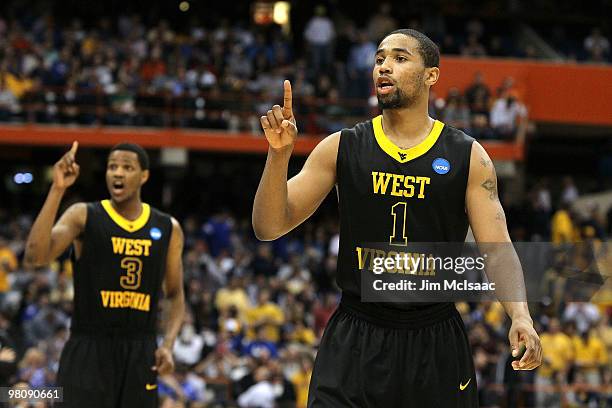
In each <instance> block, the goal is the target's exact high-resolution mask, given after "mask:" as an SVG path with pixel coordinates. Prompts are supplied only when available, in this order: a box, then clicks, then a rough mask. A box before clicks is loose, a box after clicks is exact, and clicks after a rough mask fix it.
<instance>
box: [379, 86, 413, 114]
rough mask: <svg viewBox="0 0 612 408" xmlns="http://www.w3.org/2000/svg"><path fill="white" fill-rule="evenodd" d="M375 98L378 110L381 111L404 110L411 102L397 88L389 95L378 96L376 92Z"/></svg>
mask: <svg viewBox="0 0 612 408" xmlns="http://www.w3.org/2000/svg"><path fill="white" fill-rule="evenodd" d="M376 98H377V99H378V108H379V109H381V110H383V109H399V108H405V107H407V106H409V105H410V104H411V102H412V101H411V100H410V98H408V97H407V96H406V95H405V94H404V93H403V92H402V91H401V90H400V89H397V88H396V90H395V92H393V93H392V94H390V95H380V94H379V93H378V92H377V93H376Z"/></svg>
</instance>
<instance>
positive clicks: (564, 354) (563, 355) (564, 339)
mask: <svg viewBox="0 0 612 408" xmlns="http://www.w3.org/2000/svg"><path fill="white" fill-rule="evenodd" d="M540 342H541V343H542V366H541V367H540V369H539V372H538V374H539V375H541V376H542V377H549V378H550V377H552V375H553V373H554V372H559V371H563V372H564V371H567V370H568V369H569V367H570V364H571V362H572V359H573V358H574V345H573V343H572V339H570V337H569V336H568V335H567V334H565V333H563V332H557V333H548V332H544V333H542V335H541V336H540Z"/></svg>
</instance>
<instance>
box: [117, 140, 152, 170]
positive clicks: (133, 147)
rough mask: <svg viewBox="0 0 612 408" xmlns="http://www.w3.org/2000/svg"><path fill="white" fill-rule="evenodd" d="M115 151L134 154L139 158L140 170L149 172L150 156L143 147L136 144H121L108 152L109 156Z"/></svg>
mask: <svg viewBox="0 0 612 408" xmlns="http://www.w3.org/2000/svg"><path fill="white" fill-rule="evenodd" d="M115 150H124V151H128V152H134V153H136V155H137V156H138V163H139V164H140V168H141V169H143V170H149V155H148V154H147V152H146V151H145V149H143V148H142V146H140V145H137V144H136V143H127V142H124V143H119V144H116V145H115V146H113V148H112V149H111V150H110V152H108V154H109V156H110V154H111V153H112V152H114V151H115Z"/></svg>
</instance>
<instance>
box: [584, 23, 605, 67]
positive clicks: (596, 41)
mask: <svg viewBox="0 0 612 408" xmlns="http://www.w3.org/2000/svg"><path fill="white" fill-rule="evenodd" d="M584 49H585V50H586V51H587V52H588V54H589V60H590V61H593V62H603V61H605V60H606V59H607V58H608V56H609V54H610V41H609V40H608V39H607V38H606V37H604V36H603V35H602V34H601V29H599V28H597V27H595V28H593V29H592V30H591V34H590V35H589V36H588V37H587V38H585V39H584Z"/></svg>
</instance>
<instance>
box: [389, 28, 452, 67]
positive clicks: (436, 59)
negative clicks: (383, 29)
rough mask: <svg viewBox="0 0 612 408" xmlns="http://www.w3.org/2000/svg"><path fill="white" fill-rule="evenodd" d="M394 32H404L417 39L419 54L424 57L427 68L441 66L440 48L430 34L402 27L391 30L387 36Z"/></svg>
mask: <svg viewBox="0 0 612 408" xmlns="http://www.w3.org/2000/svg"><path fill="white" fill-rule="evenodd" d="M392 34H404V35H405V36H407V37H412V38H414V39H415V40H417V42H418V43H419V54H421V58H423V65H425V67H427V68H431V67H440V49H439V48H438V46H437V45H436V43H434V42H433V41H431V39H430V38H429V37H428V36H426V35H425V34H423V33H422V32H420V31H417V30H413V29H412V28H400V29H399V30H395V31H391V32H390V33H389V34H387V35H386V36H385V38H387V37H388V36H390V35H392Z"/></svg>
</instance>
